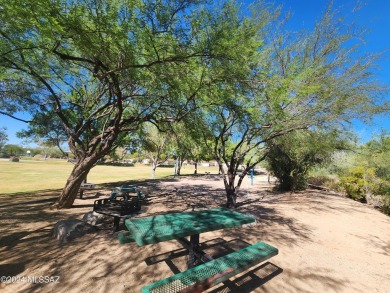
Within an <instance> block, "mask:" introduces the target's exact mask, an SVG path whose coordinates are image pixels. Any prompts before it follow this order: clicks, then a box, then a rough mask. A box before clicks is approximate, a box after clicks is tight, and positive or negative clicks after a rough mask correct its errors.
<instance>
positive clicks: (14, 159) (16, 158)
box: [9, 157, 19, 162]
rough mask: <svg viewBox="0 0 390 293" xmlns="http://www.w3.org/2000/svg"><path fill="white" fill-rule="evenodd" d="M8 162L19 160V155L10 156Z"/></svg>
mask: <svg viewBox="0 0 390 293" xmlns="http://www.w3.org/2000/svg"><path fill="white" fill-rule="evenodd" d="M9 161H10V162H19V157H11V158H10V159H9Z"/></svg>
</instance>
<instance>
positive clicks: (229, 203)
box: [224, 170, 239, 208]
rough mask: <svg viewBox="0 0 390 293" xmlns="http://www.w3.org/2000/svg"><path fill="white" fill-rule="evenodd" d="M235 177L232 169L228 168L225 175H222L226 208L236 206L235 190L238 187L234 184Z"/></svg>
mask: <svg viewBox="0 0 390 293" xmlns="http://www.w3.org/2000/svg"><path fill="white" fill-rule="evenodd" d="M235 178H236V176H235V175H234V172H233V171H232V170H229V171H228V174H227V176H225V177H224V183H225V190H226V207H227V208H230V207H234V208H236V207H237V190H238V188H239V187H237V188H236V187H235V186H234V181H235Z"/></svg>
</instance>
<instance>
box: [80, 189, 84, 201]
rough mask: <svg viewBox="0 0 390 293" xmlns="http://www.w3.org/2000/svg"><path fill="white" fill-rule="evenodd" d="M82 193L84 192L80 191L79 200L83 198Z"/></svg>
mask: <svg viewBox="0 0 390 293" xmlns="http://www.w3.org/2000/svg"><path fill="white" fill-rule="evenodd" d="M83 193H84V190H82V189H81V190H80V199H82V198H83Z"/></svg>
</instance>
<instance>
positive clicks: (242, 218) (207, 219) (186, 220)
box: [125, 208, 256, 246]
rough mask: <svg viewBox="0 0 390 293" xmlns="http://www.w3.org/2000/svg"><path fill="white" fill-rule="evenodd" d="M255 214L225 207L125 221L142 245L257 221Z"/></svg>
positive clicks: (138, 242)
mask: <svg viewBox="0 0 390 293" xmlns="http://www.w3.org/2000/svg"><path fill="white" fill-rule="evenodd" d="M255 221H256V220H255V218H254V217H252V216H249V215H245V214H242V213H239V212H236V211H232V210H229V209H224V208H215V209H209V210H200V211H193V212H183V213H170V214H165V215H157V216H150V217H142V218H132V219H127V220H126V221H125V224H126V227H127V229H128V230H129V231H130V232H131V234H132V237H133V238H134V240H135V241H136V242H137V244H138V245H139V246H143V245H147V244H153V243H157V242H161V241H167V240H171V239H178V238H181V237H186V236H191V235H196V234H200V233H203V232H207V231H214V230H219V229H224V228H231V227H236V226H241V225H244V224H249V223H254V222H255Z"/></svg>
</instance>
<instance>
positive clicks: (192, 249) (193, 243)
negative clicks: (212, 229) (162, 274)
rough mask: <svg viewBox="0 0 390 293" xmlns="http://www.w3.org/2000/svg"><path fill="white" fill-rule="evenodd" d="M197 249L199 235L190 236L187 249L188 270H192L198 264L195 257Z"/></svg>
mask: <svg viewBox="0 0 390 293" xmlns="http://www.w3.org/2000/svg"><path fill="white" fill-rule="evenodd" d="M198 248H199V234H196V235H191V236H190V245H189V247H188V263H187V266H188V268H189V269H190V268H193V267H194V266H196V265H197V264H198V263H199V260H198V258H197V256H196V250H198Z"/></svg>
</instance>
